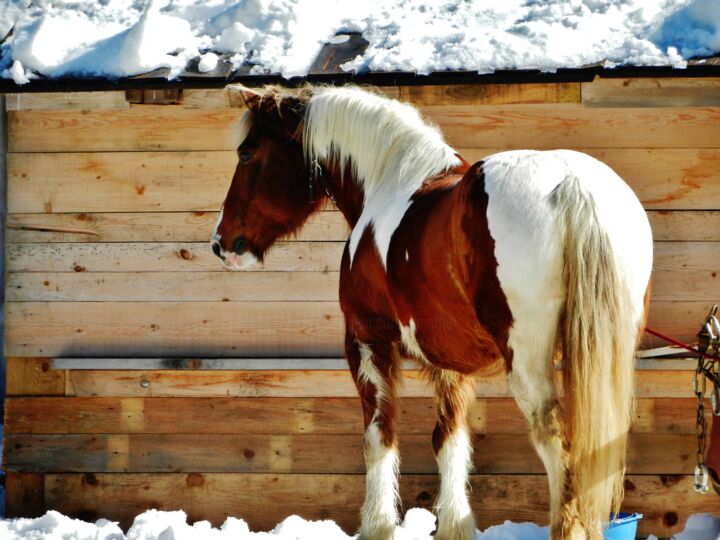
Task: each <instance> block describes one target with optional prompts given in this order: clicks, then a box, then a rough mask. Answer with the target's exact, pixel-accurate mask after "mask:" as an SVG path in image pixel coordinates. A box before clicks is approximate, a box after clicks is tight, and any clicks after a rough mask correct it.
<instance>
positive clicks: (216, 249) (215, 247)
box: [212, 242, 225, 260]
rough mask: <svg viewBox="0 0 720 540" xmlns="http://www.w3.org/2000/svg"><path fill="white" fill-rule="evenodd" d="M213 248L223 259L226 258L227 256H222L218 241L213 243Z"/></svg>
mask: <svg viewBox="0 0 720 540" xmlns="http://www.w3.org/2000/svg"><path fill="white" fill-rule="evenodd" d="M212 250H213V253H214V254H215V255H217V256H218V257H220V258H221V259H222V260H225V257H223V256H222V253H220V244H218V243H217V242H213V243H212Z"/></svg>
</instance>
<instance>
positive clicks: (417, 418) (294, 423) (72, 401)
mask: <svg viewBox="0 0 720 540" xmlns="http://www.w3.org/2000/svg"><path fill="white" fill-rule="evenodd" d="M678 386H682V385H678ZM688 395H689V392H688ZM696 406H697V400H695V398H693V397H686V398H640V399H638V400H637V403H636V410H635V421H634V423H633V426H632V430H633V432H634V433H639V434H649V433H655V434H658V435H662V434H665V435H690V434H694V433H695V428H696V426H695V407H696ZM6 408H7V411H8V412H7V418H6V424H5V430H6V433H18V434H32V433H35V434H40V433H44V434H65V433H77V434H83V433H84V434H97V433H118V434H123V433H146V434H175V433H194V434H233V433H235V434H237V433H243V434H255V435H295V434H316V435H347V434H357V433H361V432H362V430H363V420H362V410H361V407H360V401H359V399H358V398H357V397H346V398H333V397H326V398H282V397H280V398H277V397H275V398H273V397H270V398H263V397H254V398H238V397H222V396H220V397H202V398H193V397H189V398H187V397H172V398H163V397H149V398H139V397H129V398H115V397H104V396H103V397H68V398H37V397H35V398H22V397H17V398H11V399H8V401H7V403H6ZM705 413H706V417H707V421H708V423H709V422H710V421H711V420H712V416H711V412H710V408H709V406H708V407H707V408H706V409H705ZM435 418H436V413H435V401H434V399H433V398H408V397H405V398H403V399H401V400H400V401H399V411H398V423H397V431H398V433H399V434H400V435H401V436H405V435H418V434H428V433H430V432H432V429H433V428H434V426H435ZM468 419H469V422H470V427H471V429H472V431H473V432H474V433H476V434H490V435H503V434H504V435H526V434H527V432H528V426H527V422H526V421H525V418H524V416H523V415H522V414H521V413H520V411H519V409H518V408H517V406H516V405H515V401H514V400H513V399H511V398H476V399H474V400H473V401H472V403H471V406H470V412H469V414H468Z"/></svg>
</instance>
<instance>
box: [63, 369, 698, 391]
mask: <svg viewBox="0 0 720 540" xmlns="http://www.w3.org/2000/svg"><path fill="white" fill-rule="evenodd" d="M499 368H500V369H502V366H501V365H500V366H499ZM691 373H692V371H685V372H683V371H677V370H673V371H664V370H639V371H638V372H637V377H636V394H637V397H638V398H687V397H688V395H689V390H688V387H687V385H683V384H678V381H680V380H687V379H688V378H689V377H690V375H691ZM561 380H562V373H561V372H560V371H559V370H557V371H556V373H555V381H556V385H557V386H558V388H559V391H560V393H561V394H562V382H561ZM66 395H73V396H79V397H92V396H106V397H219V396H233V397H252V398H256V397H302V398H311V397H353V398H355V397H357V390H356V388H355V384H354V383H353V381H352V378H351V376H350V372H349V371H314V370H306V371H277V370H273V371H270V370H267V371H263V370H254V371H122V370H69V371H68V382H67V388H66ZM398 395H399V396H402V397H405V398H417V397H431V396H433V395H434V394H433V390H432V388H431V387H430V386H429V385H428V383H427V380H426V379H425V377H424V376H423V375H422V373H420V372H418V371H414V370H405V371H404V372H403V384H402V386H401V387H400V388H399V389H398ZM475 396H476V397H480V398H508V397H511V394H510V391H509V389H508V385H507V378H506V376H505V374H504V373H502V372H498V373H497V374H495V375H491V374H488V375H486V376H484V377H476V379H475Z"/></svg>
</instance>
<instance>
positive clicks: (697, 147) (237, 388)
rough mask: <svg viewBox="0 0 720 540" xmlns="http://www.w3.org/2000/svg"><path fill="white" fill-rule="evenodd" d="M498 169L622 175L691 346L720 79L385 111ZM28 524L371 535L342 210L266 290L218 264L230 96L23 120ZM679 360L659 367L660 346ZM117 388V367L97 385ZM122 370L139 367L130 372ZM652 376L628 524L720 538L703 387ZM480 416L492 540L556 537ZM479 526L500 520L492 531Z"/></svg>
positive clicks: (516, 427)
mask: <svg viewBox="0 0 720 540" xmlns="http://www.w3.org/2000/svg"><path fill="white" fill-rule="evenodd" d="M384 90H385V92H387V93H388V94H389V95H391V96H394V97H399V98H401V99H403V100H406V101H410V102H411V103H414V104H415V105H417V106H418V107H420V108H421V110H422V112H423V113H424V114H425V115H426V116H427V117H428V118H430V119H431V120H432V121H434V122H435V123H437V124H438V125H439V126H440V128H441V129H442V130H443V132H444V133H445V135H446V138H447V140H448V142H449V143H450V144H451V145H453V146H454V147H456V148H457V149H458V150H459V151H460V152H461V153H462V154H463V155H464V156H465V157H466V158H467V159H469V160H470V161H475V160H478V159H480V158H482V157H483V156H484V155H486V154H488V153H491V152H493V151H496V150H501V149H510V148H527V147H530V148H538V149H542V148H557V147H563V148H575V149H580V150H583V151H585V152H588V153H590V154H592V155H594V156H597V157H598V158H600V159H602V160H603V161H605V162H607V163H608V164H610V165H611V166H612V167H613V168H615V169H616V170H617V171H618V172H619V173H620V175H621V176H623V177H624V178H625V179H626V180H627V181H628V183H629V184H630V185H631V186H632V187H633V189H634V190H635V191H636V193H637V194H638V196H639V197H640V198H641V200H642V201H643V204H644V205H645V207H646V209H647V211H648V216H649V218H650V220H651V223H652V226H653V231H654V234H655V240H656V243H655V253H656V260H655V268H654V283H655V286H654V290H653V297H652V304H651V306H652V307H651V315H650V324H651V325H652V326H653V327H655V328H656V329H658V330H660V331H663V332H666V333H669V334H671V335H673V336H675V337H678V338H681V339H688V340H691V339H692V337H693V336H694V334H695V333H696V332H697V330H698V326H699V324H700V322H701V321H702V320H703V317H704V316H705V314H706V312H707V309H708V307H709V305H710V304H712V303H713V301H717V300H718V299H719V298H718V290H719V289H718V278H717V271H718V270H719V268H718V267H719V266H720V263H719V262H718V261H720V167H719V166H718V164H719V163H720V79H628V80H623V79H617V80H615V79H602V80H597V81H595V82H593V83H588V84H579V83H563V84H533V85H476V86H469V85H459V86H438V87H400V88H386V89H384ZM7 108H8V121H9V154H8V156H7V158H8V212H9V215H8V227H7V250H6V264H7V282H6V299H7V309H6V317H7V328H6V352H7V354H8V355H9V356H11V357H13V358H11V359H10V362H9V368H8V377H9V381H8V385H9V395H10V396H11V397H10V398H9V400H8V402H7V415H6V429H7V432H8V435H7V444H6V453H5V456H4V458H5V464H6V467H7V468H8V470H9V471H10V472H9V476H8V510H9V512H10V513H16V514H21V513H22V514H26V515H27V514H28V513H32V512H39V511H42V509H44V508H46V507H47V508H51V507H52V508H58V509H60V510H62V511H65V512H69V513H72V514H75V515H80V516H85V517H94V516H104V517H111V518H114V519H120V520H122V521H123V522H124V523H125V524H127V520H128V519H130V518H131V517H132V516H133V515H135V514H136V513H138V512H140V511H142V510H143V509H144V508H146V507H148V506H156V507H162V508H180V507H182V508H184V509H186V510H187V511H188V513H189V514H190V517H191V518H192V519H201V518H208V519H211V520H213V521H216V522H217V521H218V520H221V519H222V518H223V516H225V515H238V516H242V517H244V518H246V519H247V520H248V521H249V522H250V523H251V525H253V526H256V527H265V528H267V527H271V526H273V525H274V524H275V522H276V521H278V520H279V519H281V518H282V517H284V516H286V515H288V514H290V513H299V514H303V515H305V516H307V517H314V518H319V517H331V518H333V519H336V520H337V521H339V522H340V523H341V524H342V525H343V526H344V527H346V529H348V530H351V529H353V528H354V527H355V526H356V525H357V512H356V509H357V508H359V505H360V498H361V494H362V492H363V489H362V482H363V477H362V475H361V474H360V473H361V471H362V448H361V443H362V439H361V436H360V432H361V411H360V407H359V403H358V402H357V400H356V398H355V397H354V395H355V392H354V389H353V387H352V384H351V380H350V378H349V375H348V374H347V373H346V372H344V371H333V370H330V371H328V370H317V369H313V366H316V365H319V364H317V363H316V362H314V361H313V360H312V358H320V357H331V358H332V357H338V356H340V354H341V341H342V340H341V328H342V320H341V313H340V310H339V308H338V305H337V277H338V276H337V271H338V267H339V259H340V253H341V251H342V246H343V242H344V239H345V238H346V236H347V228H346V225H345V224H344V223H343V220H342V218H341V216H340V215H339V214H338V213H337V212H335V211H333V210H332V209H330V208H328V209H327V210H326V211H323V212H321V213H320V214H319V215H318V216H316V217H314V218H312V219H311V221H310V222H309V223H308V224H307V226H306V227H305V228H304V229H303V231H302V232H301V234H300V235H299V237H298V238H296V239H293V240H291V241H286V242H281V243H279V244H278V246H277V247H276V248H275V249H274V250H273V251H272V253H271V254H269V255H268V257H267V261H266V264H265V266H264V268H262V269H259V270H255V271H251V272H245V273H231V272H227V271H224V270H223V269H222V268H221V267H220V266H219V264H218V263H217V262H216V258H215V257H214V255H213V254H212V253H211V252H210V249H209V245H208V238H209V234H210V231H211V229H212V226H213V224H214V222H215V219H216V215H217V214H216V213H217V210H218V208H219V206H220V203H221V202H222V200H223V198H224V195H225V191H226V189H227V187H228V184H229V181H230V177H231V173H232V170H233V168H234V162H235V153H234V151H233V123H234V122H235V121H237V120H238V119H239V117H240V116H241V114H242V110H240V109H235V108H230V107H228V106H227V104H226V100H225V96H224V94H223V93H222V92H220V91H214V90H213V91H210V90H185V91H184V92H183V95H182V99H181V100H180V103H178V104H172V105H158V104H137V103H129V102H128V100H127V99H126V95H125V93H124V92H100V93H83V94H35V95H30V94H27V95H8V96H7ZM654 344H656V342H652V341H649V340H648V341H646V343H645V345H646V346H650V345H654ZM73 356H88V357H138V356H139V357H143V356H144V357H167V356H180V357H199V358H219V357H255V358H260V357H279V358H292V357H294V358H301V357H306V358H309V360H308V361H307V362H308V363H307V364H306V368H307V369H305V370H302V371H273V370H264V371H258V370H240V371H206V370H170V371H142V370H139V371H138V370H135V371H129V370H101V369H90V370H81V369H69V370H56V369H52V368H51V361H50V358H53V357H73ZM91 365H95V367H99V366H100V365H101V364H99V363H98V364H91ZM116 365H122V364H116ZM666 366H667V365H659V366H658V365H655V364H654V365H653V366H652V367H653V369H646V370H642V371H639V373H638V381H639V383H638V384H639V394H640V396H641V399H640V402H639V406H638V424H637V425H636V428H635V433H634V435H633V441H632V445H631V456H632V457H631V470H630V473H631V475H630V476H629V478H628V489H627V492H628V495H627V501H626V504H627V507H628V508H631V509H633V510H640V511H643V512H644V513H645V515H646V520H645V521H644V522H643V525H642V526H641V533H643V534H648V533H650V532H652V533H654V534H656V535H660V536H667V535H669V534H670V533H672V532H676V531H678V530H680V528H681V526H682V524H683V523H684V520H685V519H686V517H687V515H689V514H690V513H693V512H698V511H715V512H720V505H719V504H718V501H719V500H720V499H718V498H716V497H715V498H714V497H713V496H710V495H708V496H705V497H700V496H697V495H695V494H694V493H692V491H691V487H690V479H689V477H688V475H689V474H690V473H691V472H692V467H693V459H694V448H693V445H694V436H693V433H694V411H693V403H692V400H691V399H690V396H691V389H690V382H689V381H690V373H689V372H688V371H687V369H688V366H687V365H684V366H682V369H681V370H680V371H673V370H670V369H666ZM416 379H417V375H416V374H413V373H409V374H408V377H407V383H406V387H405V390H404V392H405V394H406V395H407V396H408V397H407V399H406V400H405V402H404V406H403V416H404V417H405V419H406V420H405V422H403V423H402V426H403V427H402V428H401V429H402V430H403V432H402V435H401V440H402V441H403V442H402V451H403V458H404V461H403V473H404V475H403V480H402V490H403V498H404V505H405V507H406V508H408V507H412V506H428V505H430V504H431V502H432V497H433V495H432V494H433V492H434V489H435V485H436V477H435V476H434V475H433V472H434V470H435V469H434V464H433V460H432V456H431V450H430V444H429V435H430V432H431V424H432V422H433V419H432V418H433V414H432V401H431V399H430V397H429V396H430V394H429V393H428V391H427V389H425V388H424V386H423V385H422V384H421V383H420V382H419V381H418V380H416ZM478 395H479V396H480V397H479V399H478V400H477V402H476V403H475V406H474V407H475V408H474V410H473V427H474V431H475V433H476V446H477V447H478V450H479V452H478V454H477V456H476V465H477V468H476V472H477V474H476V475H474V476H473V503H474V504H475V506H476V509H477V510H478V517H479V518H480V524H481V525H482V526H487V525H489V524H493V523H499V522H502V521H503V520H504V519H514V520H516V521H519V520H532V521H538V522H542V521H543V520H544V515H545V512H546V500H547V495H546V488H545V479H544V477H543V476H542V474H541V473H542V468H541V467H540V464H539V461H538V460H537V459H535V458H534V456H533V454H532V452H531V451H530V447H529V443H528V439H527V435H526V433H525V427H524V422H523V421H522V418H521V417H520V415H519V413H518V412H517V410H516V409H515V406H514V404H513V403H512V401H511V400H509V399H508V395H507V390H506V388H505V386H504V382H503V381H502V380H501V379H493V380H489V381H484V382H480V384H479V385H478ZM480 510H481V511H480Z"/></svg>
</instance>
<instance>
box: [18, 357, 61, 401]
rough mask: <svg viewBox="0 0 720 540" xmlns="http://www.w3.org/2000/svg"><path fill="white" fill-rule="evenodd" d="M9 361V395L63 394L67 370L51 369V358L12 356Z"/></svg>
mask: <svg viewBox="0 0 720 540" xmlns="http://www.w3.org/2000/svg"><path fill="white" fill-rule="evenodd" d="M6 362H7V380H6V384H7V395H8V396H29V395H33V396H62V395H64V394H65V371H64V370H56V369H50V359H49V358H28V357H26V358H21V357H13V356H10V357H8V358H7V359H6Z"/></svg>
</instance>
